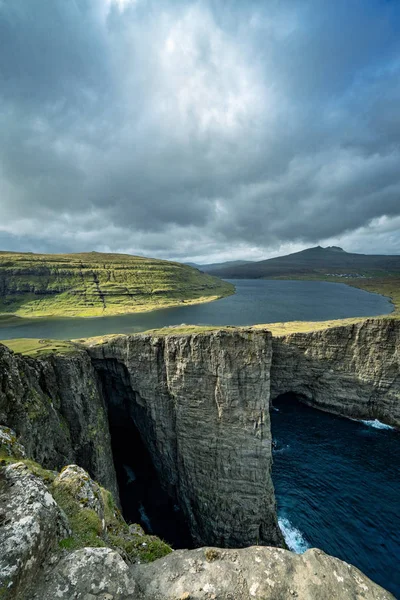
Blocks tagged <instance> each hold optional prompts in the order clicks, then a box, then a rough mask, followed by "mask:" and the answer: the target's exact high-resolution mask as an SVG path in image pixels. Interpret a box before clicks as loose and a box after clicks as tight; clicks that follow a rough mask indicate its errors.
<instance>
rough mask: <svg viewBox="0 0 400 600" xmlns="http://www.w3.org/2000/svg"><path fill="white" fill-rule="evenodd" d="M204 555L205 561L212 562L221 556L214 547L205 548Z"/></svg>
mask: <svg viewBox="0 0 400 600" xmlns="http://www.w3.org/2000/svg"><path fill="white" fill-rule="evenodd" d="M204 556H205V557H206V561H207V562H213V561H214V560H218V559H219V558H220V557H221V553H220V552H219V551H218V550H216V549H215V548H206V549H205V550H204Z"/></svg>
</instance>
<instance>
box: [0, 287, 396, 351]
mask: <svg viewBox="0 0 400 600" xmlns="http://www.w3.org/2000/svg"><path fill="white" fill-rule="evenodd" d="M230 281H231V282H232V283H233V284H235V286H236V294H234V295H233V296H229V297H228V298H223V299H222V300H217V301H216V302H209V303H206V304H197V305H192V306H179V307H176V308H164V309H162V310H156V311H152V312H148V313H138V314H132V315H121V316H115V317H97V318H91V319H83V318H69V319H66V318H64V319H60V318H51V319H47V318H43V319H19V320H18V321H17V322H13V323H10V324H8V325H6V324H3V325H0V339H3V340H5V339H12V338H17V337H37V338H53V339H74V338H80V337H92V336H96V335H106V334H109V333H135V332H139V331H146V330H147V329H154V328H159V327H165V326H170V325H181V324H182V323H185V324H187V325H254V324H257V323H276V322H280V321H324V320H329V319H341V318H346V317H367V316H376V315H383V314H388V313H390V312H391V310H392V309H393V306H392V304H391V302H390V301H389V300H388V299H387V298H385V297H383V296H380V295H379V294H370V293H368V292H365V291H363V290H359V289H356V288H352V287H349V286H347V285H344V284H341V283H328V282H324V281H267V280H261V279H238V280H230Z"/></svg>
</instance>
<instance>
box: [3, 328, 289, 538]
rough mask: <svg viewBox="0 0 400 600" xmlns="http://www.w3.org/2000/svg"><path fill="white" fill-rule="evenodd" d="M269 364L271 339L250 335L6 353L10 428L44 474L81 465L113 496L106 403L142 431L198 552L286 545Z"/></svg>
mask: <svg viewBox="0 0 400 600" xmlns="http://www.w3.org/2000/svg"><path fill="white" fill-rule="evenodd" d="M271 356H272V350H271V335H270V334H269V333H267V332H264V331H257V332H255V331H250V330H249V331H237V332H231V333H227V332H214V333H211V334H205V335H191V336H168V337H152V336H132V337H124V336H122V337H118V338H115V339H112V340H111V341H109V342H106V343H104V344H101V345H98V346H93V347H89V348H88V351H87V352H86V351H85V350H81V351H79V350H78V351H77V352H76V353H75V354H73V355H67V356H52V357H49V358H47V359H40V360H34V359H29V358H23V357H20V356H16V355H13V354H12V353H11V352H10V351H8V350H7V349H5V348H4V347H1V354H0V373H1V375H0V377H1V385H0V424H4V425H7V426H9V427H12V428H13V429H14V430H15V431H16V432H17V434H18V435H19V436H20V438H21V441H22V442H23V444H24V445H25V447H26V449H27V452H28V455H29V456H32V457H33V458H35V459H36V460H37V461H39V462H40V463H41V464H43V465H44V466H46V467H50V468H60V467H62V466H63V465H64V464H66V463H68V462H76V463H78V464H80V465H81V466H83V467H84V468H86V469H87V470H88V471H89V472H90V474H91V475H92V476H93V477H95V478H96V479H97V480H98V481H100V482H101V483H102V484H103V485H105V486H106V487H107V488H108V489H110V490H111V491H113V492H114V493H115V491H116V482H115V472H114V469H113V464H112V451H111V446H110V435H109V430H108V421H107V413H106V404H107V408H108V415H109V418H110V420H113V419H115V418H123V419H127V421H128V422H130V423H131V424H132V431H133V432H134V430H135V429H137V430H138V431H139V433H140V436H141V438H142V440H143V441H144V443H145V445H146V447H147V449H148V451H149V453H150V455H151V458H152V462H153V464H154V466H155V468H156V470H157V473H158V476H159V479H160V481H161V484H162V486H163V488H164V489H165V490H167V491H168V493H169V495H170V496H171V497H172V499H173V500H174V501H176V503H177V504H178V505H179V506H180V508H181V510H182V511H183V514H184V515H185V518H186V521H187V524H188V526H189V529H190V533H191V536H192V539H193V541H194V543H195V544H196V545H200V544H215V545H220V546H226V547H243V546H247V545H250V544H255V543H264V544H267V543H269V544H274V545H281V544H283V538H282V535H281V533H280V530H279V527H278V523H277V516H276V505H275V496H274V490H273V485H272V480H271V467H272V454H271V432H270V421H269V410H268V407H269V374H270V365H271ZM115 495H116V496H117V494H115Z"/></svg>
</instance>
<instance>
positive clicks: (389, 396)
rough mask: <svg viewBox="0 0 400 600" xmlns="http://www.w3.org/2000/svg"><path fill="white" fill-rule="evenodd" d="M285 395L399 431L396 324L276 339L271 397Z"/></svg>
mask: <svg viewBox="0 0 400 600" xmlns="http://www.w3.org/2000/svg"><path fill="white" fill-rule="evenodd" d="M287 392H293V393H295V394H296V395H297V396H298V397H299V398H300V399H301V400H302V401H303V402H305V403H306V404H309V405H310V406H314V407H315V408H319V409H321V410H326V411H328V412H332V413H336V414H339V415H343V416H346V417H351V418H355V419H379V420H380V421H382V422H384V423H387V424H389V425H393V426H395V427H400V320H397V319H369V320H366V321H363V322H360V323H356V324H353V325H348V326H345V327H335V328H333V329H325V330H322V331H315V332H312V333H295V334H292V335H288V336H285V337H280V338H275V339H274V340H273V358H272V366H271V399H272V400H273V399H274V398H276V397H277V396H279V395H280V394H284V393H287Z"/></svg>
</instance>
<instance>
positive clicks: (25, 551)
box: [0, 462, 68, 599]
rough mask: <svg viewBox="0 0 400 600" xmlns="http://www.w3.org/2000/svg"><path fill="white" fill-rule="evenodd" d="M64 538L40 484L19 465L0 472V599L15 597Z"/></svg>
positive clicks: (63, 526)
mask: <svg viewBox="0 0 400 600" xmlns="http://www.w3.org/2000/svg"><path fill="white" fill-rule="evenodd" d="M67 535H68V524H67V522H66V519H65V515H64V514H63V513H62V512H61V510H60V509H59V507H58V506H57V504H56V502H55V501H54V498H53V497H52V495H51V494H50V493H49V492H48V490H47V488H46V486H45V485H44V483H43V482H42V481H41V480H40V479H39V478H37V477H35V476H34V475H32V473H31V472H30V471H29V470H28V468H27V467H26V466H25V465H24V464H23V463H21V462H18V463H14V464H13V465H9V466H7V467H2V468H1V469H0V548H1V552H0V597H1V598H2V599H3V598H4V599H8V598H19V597H20V594H21V593H22V592H23V591H24V589H25V588H26V587H27V586H29V585H30V584H31V583H32V582H33V581H34V579H35V577H36V575H37V572H38V569H39V568H40V567H41V566H42V564H43V562H44V561H45V560H46V558H47V557H48V556H49V554H50V553H51V552H52V551H53V550H54V548H56V547H57V542H58V540H59V539H61V538H63V537H66V536H67Z"/></svg>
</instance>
